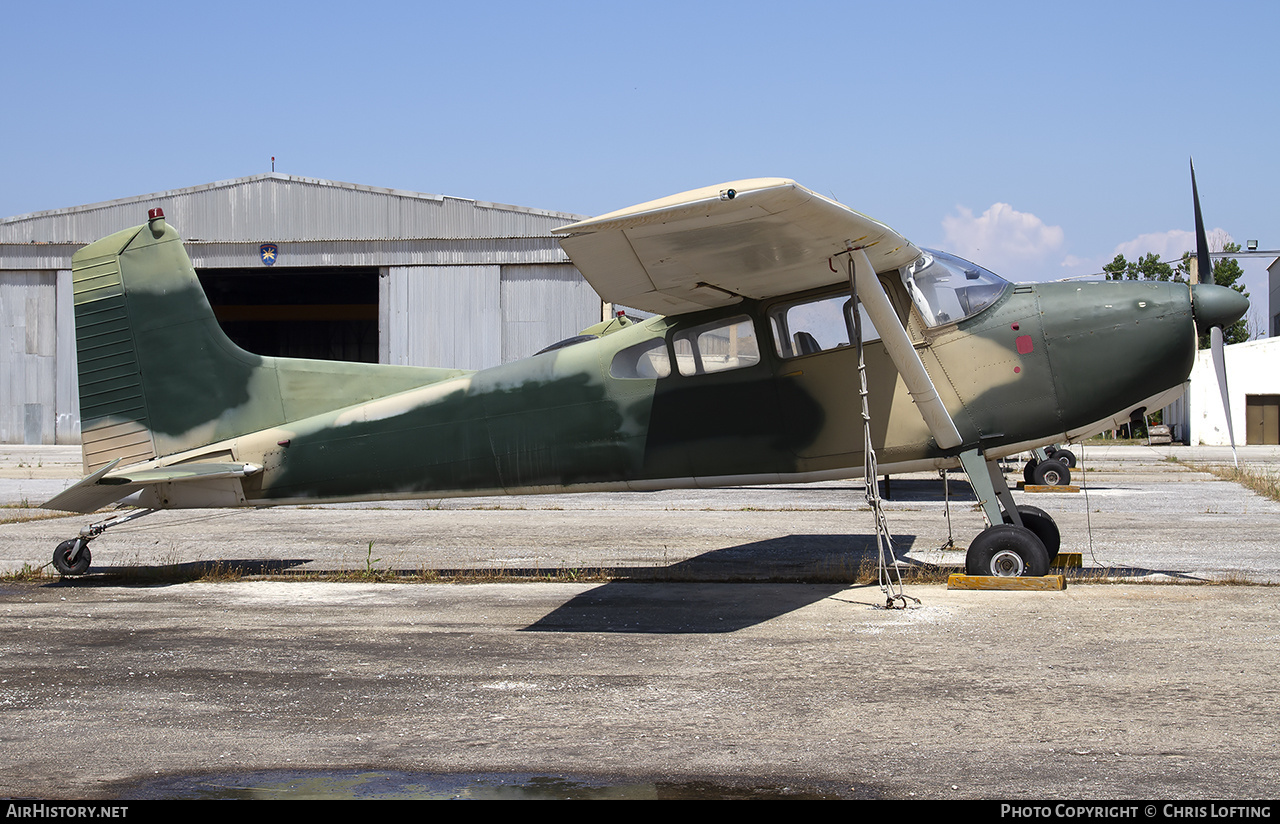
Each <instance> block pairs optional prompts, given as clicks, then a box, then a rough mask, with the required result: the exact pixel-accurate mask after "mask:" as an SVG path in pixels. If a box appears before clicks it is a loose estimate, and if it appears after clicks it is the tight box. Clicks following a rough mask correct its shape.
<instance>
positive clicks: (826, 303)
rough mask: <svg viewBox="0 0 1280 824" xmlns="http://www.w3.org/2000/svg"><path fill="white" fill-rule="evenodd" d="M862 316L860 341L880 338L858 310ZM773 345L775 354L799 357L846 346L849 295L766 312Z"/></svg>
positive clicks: (849, 332) (849, 336) (850, 312)
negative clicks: (775, 350) (776, 352)
mask: <svg viewBox="0 0 1280 824" xmlns="http://www.w3.org/2000/svg"><path fill="white" fill-rule="evenodd" d="M858 309H859V312H860V314H861V316H862V342H863V343H869V342H871V341H874V340H879V339H880V334H879V333H878V332H876V327H875V325H874V324H873V323H872V322H871V318H869V317H868V316H867V310H866V309H864V308H863V307H861V306H859V307H858ZM769 325H770V327H771V328H772V331H773V345H774V348H776V349H777V351H778V355H779V356H780V357H784V358H798V357H801V356H803V355H812V354H814V353H816V352H826V351H827V350H829V349H839V348H842V347H845V346H848V345H849V341H851V340H852V339H853V333H852V329H853V299H852V298H851V297H849V293H848V292H841V293H839V294H835V295H828V296H827V297H822V298H812V299H810V300H805V301H798V302H795V303H786V304H782V305H781V306H776V307H774V308H773V309H772V310H770V312H769Z"/></svg>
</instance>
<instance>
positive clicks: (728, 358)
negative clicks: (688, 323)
mask: <svg viewBox="0 0 1280 824" xmlns="http://www.w3.org/2000/svg"><path fill="white" fill-rule="evenodd" d="M671 343H672V349H673V350H674V352H675V356H676V366H677V367H678V368H679V370H680V374H681V375H686V376H687V375H702V374H705V373H708V372H724V371H727V370H730V369H745V368H746V367H748V366H755V365H756V364H757V363H759V362H760V347H759V345H758V344H757V343H756V329H755V324H753V323H752V322H751V318H750V317H748V316H746V315H738V316H736V317H732V318H725V319H724V320H718V321H715V322H713V323H707V324H703V325H702V326H695V327H694V328H692V329H685V330H683V331H680V332H677V333H676V335H675V337H674V338H673V339H672V341H671Z"/></svg>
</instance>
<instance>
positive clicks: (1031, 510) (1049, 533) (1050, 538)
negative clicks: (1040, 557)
mask: <svg viewBox="0 0 1280 824" xmlns="http://www.w3.org/2000/svg"><path fill="white" fill-rule="evenodd" d="M1018 514H1019V515H1021V516H1022V525H1023V526H1025V527H1026V528H1027V529H1029V530H1031V531H1032V532H1034V533H1035V536H1036V537H1037V538H1039V539H1040V543H1042V544H1044V548H1045V551H1046V552H1048V553H1049V563H1053V559H1054V558H1057V557H1058V549H1059V548H1060V547H1061V546H1062V533H1061V532H1059V531H1058V524H1057V523H1056V522H1055V521H1054V520H1053V518H1051V517H1050V516H1049V513H1048V512H1045V511H1044V510H1043V509H1040V508H1039V507H1035V506H1031V505H1030V504H1018ZM1004 522H1005V523H1006V524H1011V523H1013V519H1012V518H1010V517H1009V513H1007V512H1006V513H1005V516H1004Z"/></svg>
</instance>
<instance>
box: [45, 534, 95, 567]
mask: <svg viewBox="0 0 1280 824" xmlns="http://www.w3.org/2000/svg"><path fill="white" fill-rule="evenodd" d="M79 540H80V539H79V538H70V539H68V540H65V541H63V542H62V543H60V544H58V548H57V549H55V550H54V551H53V567H54V569H56V570H58V574H60V575H84V574H85V573H86V572H88V571H89V565H90V564H91V563H93V556H92V555H91V554H90V553H89V546H88V544H85V545H84V546H82V547H81V548H80V554H79V555H77V556H76V559H75V560H74V561H72V560H71V553H72V551H73V550H74V549H75V547H76V543H77V542H78V541H79Z"/></svg>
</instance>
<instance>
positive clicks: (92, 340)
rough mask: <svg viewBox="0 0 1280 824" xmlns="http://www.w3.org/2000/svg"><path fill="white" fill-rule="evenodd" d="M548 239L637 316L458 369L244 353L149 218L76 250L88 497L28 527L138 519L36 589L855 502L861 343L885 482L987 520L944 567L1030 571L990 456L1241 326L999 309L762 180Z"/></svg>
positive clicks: (976, 277) (1113, 397) (1042, 301)
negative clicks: (363, 503)
mask: <svg viewBox="0 0 1280 824" xmlns="http://www.w3.org/2000/svg"><path fill="white" fill-rule="evenodd" d="M1193 186H1194V172H1193ZM1198 210H1199V206H1198V203H1197V213H1198ZM1198 228H1199V233H1200V234H1201V235H1203V228H1202V227H1199V226H1198ZM556 231H557V234H559V235H561V236H562V238H561V244H562V245H563V247H564V248H565V250H566V251H567V252H568V254H569V256H570V257H571V258H572V260H573V262H574V264H575V265H576V266H577V267H578V269H579V270H580V271H581V272H582V274H583V275H584V276H585V277H586V278H587V280H588V281H589V282H590V283H591V284H592V286H593V287H594V288H595V289H596V291H597V292H598V293H599V294H600V295H601V297H603V298H604V299H605V300H607V301H611V302H613V303H615V304H620V305H622V306H627V307H634V308H636V309H640V310H645V311H649V312H658V313H661V315H660V316H658V317H652V318H649V319H647V320H642V321H635V320H633V319H631V318H629V317H627V316H625V315H622V314H619V315H618V316H617V317H616V318H615V319H613V320H611V321H608V322H604V323H601V324H600V325H598V326H595V327H592V328H590V329H587V330H585V331H584V332H583V334H582V335H580V336H578V337H575V338H571V339H569V340H568V341H563V342H561V344H557V345H555V346H552V347H550V348H549V349H548V350H544V351H543V352H541V353H538V354H536V355H534V356H533V357H530V358H528V359H526V360H522V361H518V362H513V363H507V364H503V365H501V366H496V367H493V368H491V369H483V370H480V371H477V372H467V371H462V370H458V369H444V368H418V367H408V366H391V365H378V364H356V363H340V362H328V361H317V360H297V359H286V358H272V357H263V356H259V355H255V354H251V353H249V352H246V351H244V350H242V349H240V348H239V347H237V346H236V345H235V344H233V343H232V342H231V341H230V340H229V339H228V338H227V337H226V335H224V334H223V332H222V330H221V329H220V328H219V326H218V323H217V321H216V320H215V319H214V315H213V312H212V311H211V309H210V306H209V303H208V301H207V300H206V298H205V295H204V293H203V292H202V290H201V288H200V285H199V282H198V281H197V279H196V275H195V272H194V270H193V269H192V266H191V261H190V259H189V258H188V257H187V254H186V252H185V250H184V249H183V246H182V241H181V239H180V238H179V237H178V234H177V232H176V231H175V230H174V229H173V227H171V226H169V225H168V224H167V223H166V222H165V220H164V216H163V214H162V213H161V212H160V210H158V209H156V210H152V213H151V215H150V218H149V220H148V222H147V223H146V224H143V225H141V226H137V227H134V228H132V229H127V230H125V231H122V232H118V233H116V234H114V235H111V236H109V237H106V238H103V239H102V240H99V241H97V242H95V243H92V244H90V245H88V246H86V247H85V248H84V249H81V250H80V251H79V252H78V253H76V255H75V256H74V260H73V271H74V276H73V280H74V292H75V316H76V342H77V347H78V361H79V379H80V411H81V426H82V432H83V445H84V463H85V471H86V473H87V476H86V477H85V478H84V479H83V480H81V481H80V482H79V483H77V484H75V485H74V486H72V487H70V488H68V489H67V490H66V491H64V492H62V493H61V494H59V495H58V496H56V497H55V498H53V499H52V500H50V501H49V502H47V503H46V504H44V506H45V507H48V508H51V509H60V510H69V511H74V512H86V513H87V512H93V511H96V510H98V509H99V508H101V507H103V506H105V505H107V504H111V503H114V502H118V501H125V502H127V503H132V504H134V505H136V506H137V507H140V508H139V509H135V510H125V511H123V514H117V515H115V516H114V517H110V518H107V519H106V520H103V521H99V522H97V523H94V524H91V525H89V526H87V527H86V528H85V529H84V530H82V531H81V534H80V535H79V536H78V537H75V538H71V539H69V540H67V541H64V542H63V543H61V544H60V545H59V546H58V548H57V550H56V551H55V553H54V565H55V566H56V568H57V569H58V570H59V571H60V572H61V573H63V574H68V575H74V574H83V573H84V572H86V571H87V570H88V568H89V565H90V553H89V547H88V544H89V542H90V541H91V540H93V539H95V538H96V537H98V536H99V535H100V534H101V533H102V532H103V531H104V530H105V529H107V528H109V527H112V526H115V525H118V524H120V523H123V522H126V521H128V520H131V519H133V518H135V517H138V516H139V515H142V514H146V513H148V512H151V511H154V510H158V509H170V508H183V507H255V506H271V505H279V504H298V503H304V502H307V503H310V502H322V501H330V502H331V501H356V500H382V499H393V498H421V497H432V498H435V497H442V496H451V495H458V496H461V495H499V494H504V495H516V494H530V493H546V492H574V491H605V490H616V491H622V490H656V489H668V488H681V487H708V486H726V485H745V484H772V483H780V482H795V481H815V480H826V479H834V478H849V477H856V476H859V475H861V474H863V465H864V451H865V450H864V435H863V422H862V415H861V401H860V395H859V380H858V371H857V366H858V364H857V350H858V349H859V347H858V346H856V339H855V338H854V337H853V333H852V331H851V330H852V329H853V328H854V327H855V320H860V321H861V324H860V325H861V328H862V338H863V341H864V349H865V362H866V376H867V382H868V390H869V392H868V394H869V398H870V406H871V414H870V418H871V426H872V433H871V434H872V443H873V445H874V449H875V451H876V453H877V455H878V460H879V466H880V469H881V471H882V472H885V473H900V472H911V471H918V470H936V469H943V468H949V467H957V466H959V467H963V468H964V470H965V471H966V472H967V474H968V476H969V478H970V480H971V482H972V484H973V486H974V489H975V492H976V493H977V495H978V497H979V499H980V500H981V501H982V505H983V511H984V513H985V515H986V518H987V520H988V521H989V523H990V524H991V526H989V527H988V528H987V529H985V530H984V531H983V532H981V533H980V534H979V535H978V536H977V537H976V538H975V540H974V541H973V542H972V543H971V545H970V547H969V550H968V554H967V556H966V567H967V569H968V571H969V572H970V573H974V574H1001V575H1016V574H1024V575H1043V574H1045V573H1046V572H1047V570H1048V567H1049V563H1050V559H1051V558H1052V557H1053V556H1054V555H1056V553H1057V551H1058V546H1059V540H1060V539H1059V533H1058V529H1057V527H1056V525H1055V524H1054V522H1053V520H1052V518H1050V517H1049V516H1048V515H1047V514H1046V513H1044V512H1043V511H1041V510H1039V509H1036V508H1034V507H1028V506H1017V505H1016V504H1015V502H1014V501H1013V498H1012V496H1011V495H1010V493H1009V489H1008V487H1007V485H1006V483H1005V480H1004V475H1003V473H1002V472H1001V471H1000V470H999V468H998V467H997V465H996V461H997V460H998V459H1000V458H1004V457H1006V456H1010V455H1014V454H1017V453H1020V452H1024V451H1027V450H1029V449H1034V448H1037V447H1043V446H1045V445H1047V444H1054V443H1060V442H1063V441H1071V440H1077V439H1081V438H1085V437H1088V436H1089V435H1092V434H1094V433H1096V432H1098V431H1101V430H1102V429H1105V428H1110V427H1113V426H1116V425H1119V424H1121V423H1123V422H1125V421H1127V420H1129V418H1130V416H1132V415H1135V414H1139V413H1140V412H1141V410H1144V409H1154V408H1160V407H1162V406H1163V405H1165V404H1166V403H1167V402H1168V401H1169V400H1171V399H1172V398H1174V397H1176V396H1177V395H1178V394H1179V393H1180V392H1181V389H1182V383H1183V381H1184V380H1185V379H1186V377H1187V375H1188V373H1189V372H1190V369H1191V365H1192V361H1193V358H1194V356H1195V350H1196V334H1197V331H1201V332H1203V331H1204V330H1206V329H1209V328H1210V327H1214V326H1221V325H1222V324H1228V323H1231V322H1233V321H1235V320H1236V319H1237V318H1239V317H1241V316H1242V315H1243V314H1244V312H1245V311H1246V310H1247V308H1248V303H1247V301H1246V300H1245V299H1244V298H1243V297H1241V296H1240V295H1239V294H1238V293H1236V292H1234V291H1232V290H1230V289H1225V288H1223V287H1219V286H1203V285H1202V286H1194V287H1192V288H1188V287H1187V285H1186V284H1182V283H1148V282H1125V283H1116V282H1075V283H1041V284H1019V285H1015V284H1012V283H1008V282H1006V281H1005V280H1003V279H1001V278H1000V277H998V276H996V275H994V274H992V273H991V272H988V271H986V270H985V269H983V268H982V267H980V266H976V265H974V264H972V263H969V262H967V261H964V260H960V259H959V258H956V257H953V256H951V255H948V254H944V253H942V252H936V251H930V250H924V249H920V248H917V247H916V246H914V245H912V244H911V243H910V242H909V241H907V240H906V239H905V238H903V237H902V236H901V235H899V234H897V233H896V232H894V231H893V230H892V229H890V228H888V227H887V226H884V225H883V224H881V223H878V222H876V221H874V220H872V219H870V218H868V217H866V216H864V215H862V214H859V213H858V212H855V211H853V210H851V209H848V208H846V207H845V206H843V205H841V204H839V203H836V202H834V201H832V200H829V199H827V198H825V197H822V196H820V195H817V194H815V193H814V192H811V191H809V190H808V189H805V188H803V187H801V186H799V185H797V184H796V183H794V182H792V181H790V180H782V179H774V178H769V179H757V180H743V181H737V182H734V183H728V184H724V185H721V186H712V187H708V188H704V189H697V190H694V191H690V192H685V193H683V194H678V195H674V196H672V197H668V198H665V199H662V200H657V201H653V202H649V203H643V204H641V205H638V206H633V207H631V208H628V209H623V210H621V211H617V212H612V213H610V214H607V215H603V216H601V217H597V218H594V219H590V220H584V221H582V222H579V223H575V224H573V225H570V226H565V227H563V228H562V229H558V230H556ZM1199 246H1200V249H1199V254H1200V256H1201V257H1202V260H1203V263H1202V264H1201V269H1202V270H1204V271H1208V259H1207V253H1206V252H1205V248H1204V243H1203V240H1201V241H1200V243H1199ZM853 287H856V291H857V295H858V298H859V301H860V302H861V304H862V314H859V313H856V312H855V311H854V309H853V300H852V299H851V292H852V290H853ZM855 315H856V318H855ZM851 341H854V342H855V343H854V344H853V345H851ZM1047 463H1051V464H1052V466H1050V467H1049V469H1052V470H1053V473H1054V474H1061V473H1064V472H1066V467H1065V466H1064V464H1063V463H1060V462H1057V461H1051V462H1047ZM1034 468H1035V467H1034V466H1033V470H1034Z"/></svg>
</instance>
